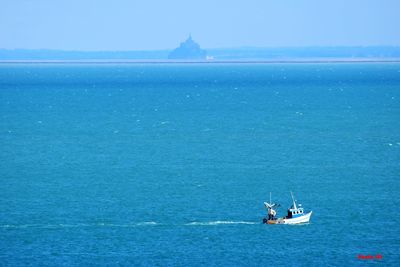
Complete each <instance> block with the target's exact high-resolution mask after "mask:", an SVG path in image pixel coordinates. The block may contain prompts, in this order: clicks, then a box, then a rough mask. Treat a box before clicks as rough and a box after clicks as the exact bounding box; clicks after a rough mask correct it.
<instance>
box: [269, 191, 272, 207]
mask: <svg viewBox="0 0 400 267" xmlns="http://www.w3.org/2000/svg"><path fill="white" fill-rule="evenodd" d="M269 203H271V205H272V200H271V192H269Z"/></svg>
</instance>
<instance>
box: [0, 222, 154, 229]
mask: <svg viewBox="0 0 400 267" xmlns="http://www.w3.org/2000/svg"><path fill="white" fill-rule="evenodd" d="M148 225H158V223H157V222H139V223H131V224H113V223H103V222H100V223H77V224H64V223H60V224H20V225H16V224H3V225H0V228H9V229H21V228H80V227H121V228H125V227H137V226H148Z"/></svg>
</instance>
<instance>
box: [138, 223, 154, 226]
mask: <svg viewBox="0 0 400 267" xmlns="http://www.w3.org/2000/svg"><path fill="white" fill-rule="evenodd" d="M157 224H158V223H156V222H140V223H137V224H136V225H138V226H142V225H157Z"/></svg>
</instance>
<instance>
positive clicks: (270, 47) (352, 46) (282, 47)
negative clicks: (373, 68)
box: [0, 44, 400, 53]
mask: <svg viewBox="0 0 400 267" xmlns="http://www.w3.org/2000/svg"><path fill="white" fill-rule="evenodd" d="M310 48H399V49H400V44H399V45H309V46H231V47H211V48H202V49H204V50H232V49H310ZM174 49H175V48H162V49H161V48H160V49H129V50H128V49H121V50H114V49H101V50H86V49H81V50H79V49H59V48H0V50H1V51H21V50H25V51H26V50H29V51H59V52H84V53H90V52H155V51H160V52H161V51H171V50H174Z"/></svg>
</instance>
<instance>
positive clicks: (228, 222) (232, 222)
mask: <svg viewBox="0 0 400 267" xmlns="http://www.w3.org/2000/svg"><path fill="white" fill-rule="evenodd" d="M220 224H259V223H257V222H246V221H211V222H190V223H187V224H185V225H203V226H207V225H220Z"/></svg>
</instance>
